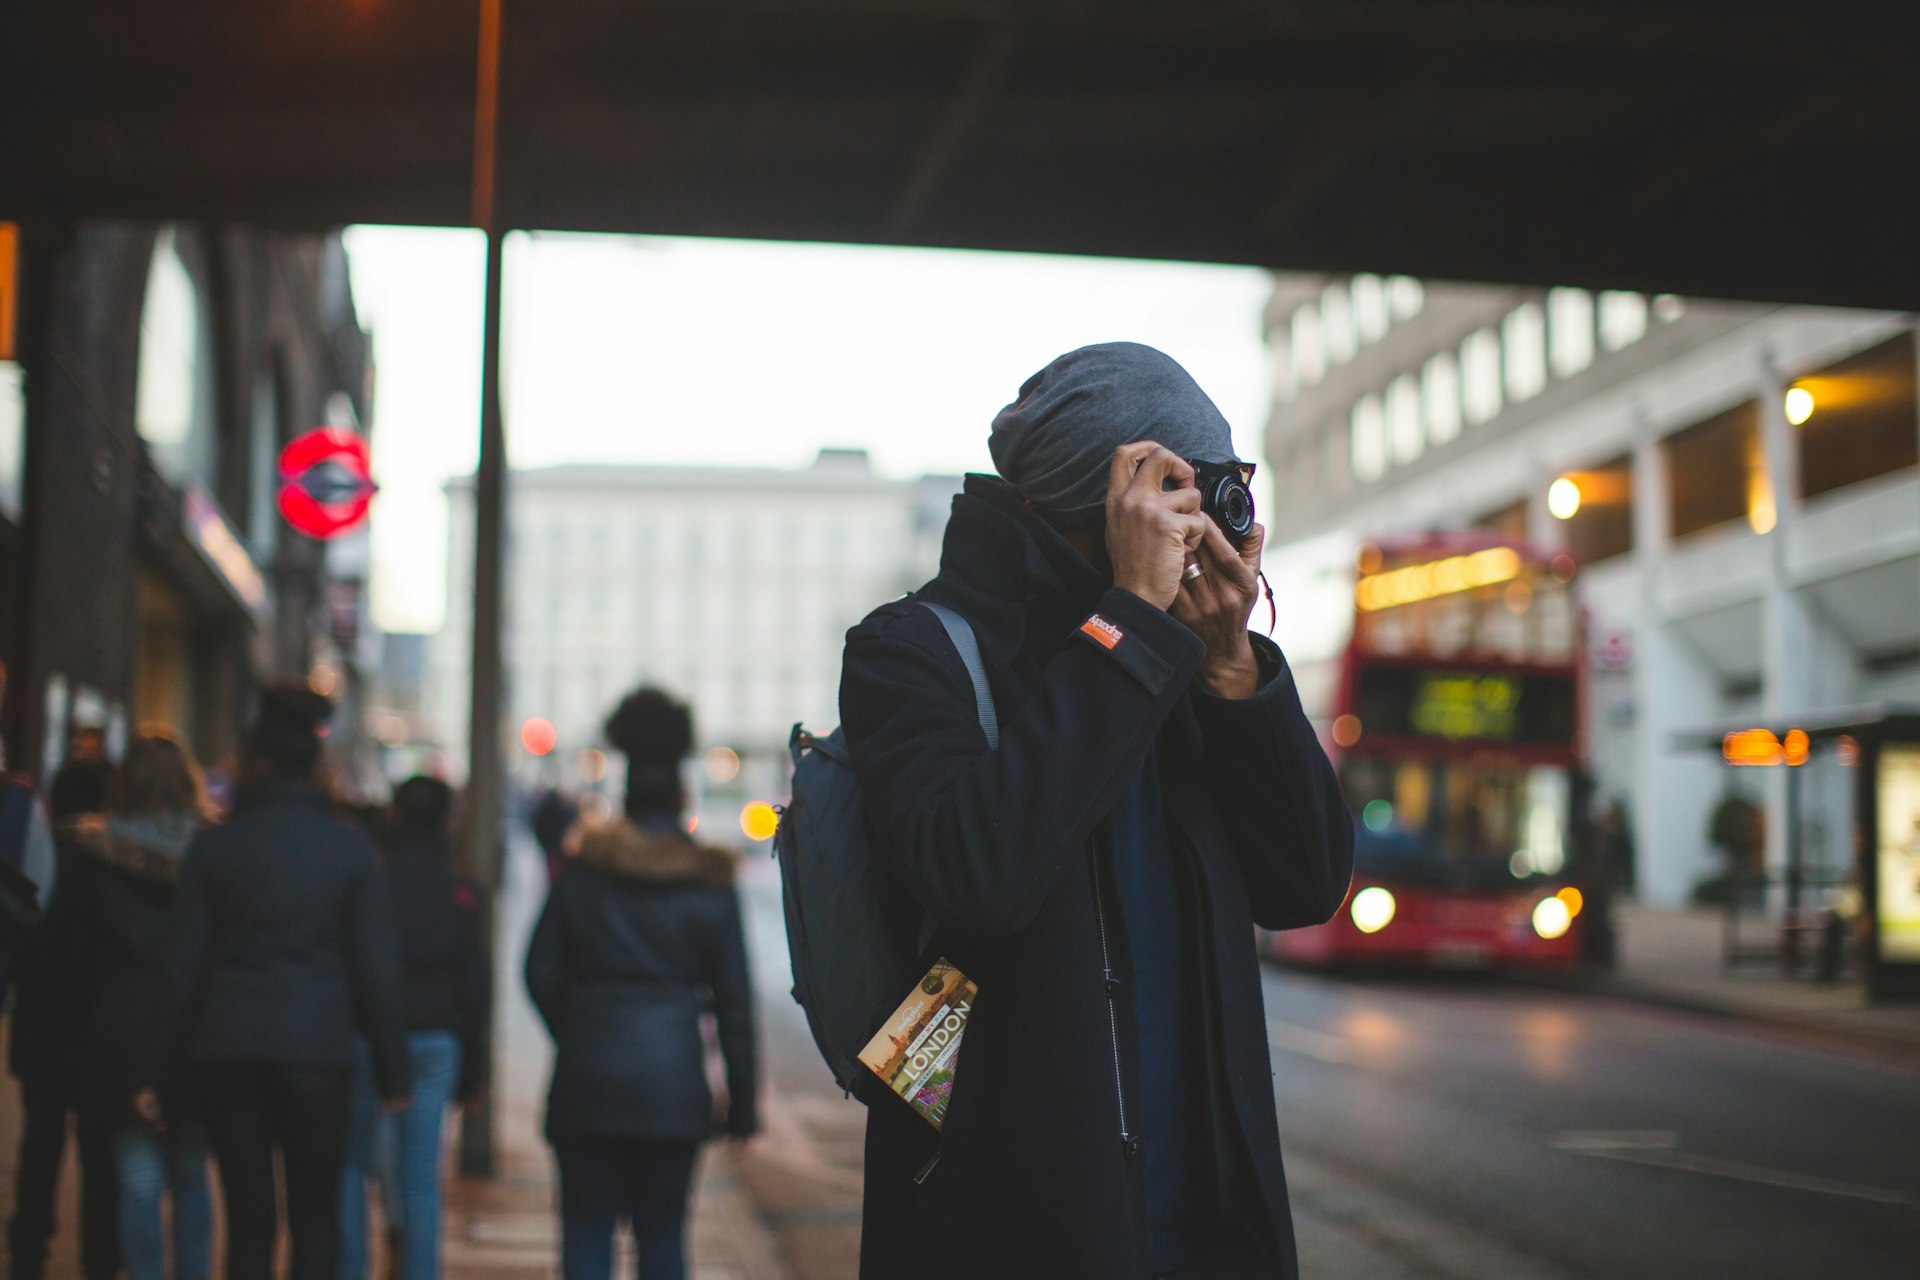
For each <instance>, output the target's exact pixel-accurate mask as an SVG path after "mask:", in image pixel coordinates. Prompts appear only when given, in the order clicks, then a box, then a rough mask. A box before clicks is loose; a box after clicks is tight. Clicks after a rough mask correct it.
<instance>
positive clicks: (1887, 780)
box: [1675, 703, 1920, 1001]
mask: <svg viewBox="0 0 1920 1280" xmlns="http://www.w3.org/2000/svg"><path fill="white" fill-rule="evenodd" d="M1675 746H1677V747H1679V748H1680V749H1682V750H1710V751H1714V752H1717V753H1719V754H1720V756H1721V758H1722V759H1724V760H1725V761H1726V762H1727V764H1728V765H1729V766H1730V767H1736V768H1738V767H1749V768H1766V769H1773V768H1779V769H1785V770H1786V779H1785V783H1786V832H1785V837H1786V838H1785V853H1786V860H1785V865H1784V866H1783V867H1782V868H1781V883H1780V906H1781V909H1782V920H1783V922H1784V924H1785V926H1786V935H1785V936H1784V937H1783V939H1782V945H1783V948H1784V949H1785V950H1786V952H1787V954H1788V957H1789V959H1791V958H1792V955H1793V953H1794V951H1795V950H1796V949H1797V948H1798V946H1799V945H1800V940H1801V933H1800V931H1797V930H1796V928H1795V926H1796V925H1797V923H1798V921H1799V920H1801V919H1802V918H1803V914H1804V913H1805V912H1806V911H1808V910H1809V908H1810V903H1811V899H1810V897H1809V890H1810V889H1811V888H1812V887H1813V886H1811V885H1810V884H1809V882H1808V876H1807V866H1806V861H1805V856H1804V844H1803V840H1802V832H1801V826H1800V821H1799V814H1800V804H1801V798H1802V797H1801V786H1802V784H1801V766H1803V765H1804V764H1806V763H1807V762H1808V761H1809V760H1811V759H1812V758H1813V757H1814V755H1815V754H1816V753H1819V752H1826V751H1831V752H1834V753H1836V754H1837V755H1838V756H1839V759H1840V763H1841V764H1842V765H1844V766H1846V769H1847V772H1848V774H1849V775H1850V780H1851V786H1850V790H1851V792H1852V795H1851V800H1852V830H1851V839H1850V842H1849V843H1850V847H1851V849H1852V851H1853V865H1852V867H1851V869H1850V870H1851V875H1852V877H1853V884H1854V887H1855V888H1857V890H1858V901H1859V904H1860V910H1859V915H1858V933H1857V935H1856V937H1857V941H1858V945H1859V954H1860V959H1861V963H1862V966H1863V968H1864V971H1865V978H1866V986H1867V995H1868V998H1869V999H1871V1000H1876V1001H1882V1000H1884V1001H1893V1000H1900V1001H1907V1000H1920V703H1886V704H1880V705H1874V706H1865V707H1848V708H1840V709H1836V710H1830V711H1825V712H1818V713H1813V714H1809V715H1805V716H1796V717H1787V718H1781V719H1778V720H1771V721H1768V722H1765V723H1761V724H1754V723H1752V722H1746V723H1742V724H1737V725H1722V726H1718V727H1711V728H1703V729H1699V730H1695V731H1692V732H1688V733H1684V734H1681V735H1678V736H1677V737H1676V739H1675Z"/></svg>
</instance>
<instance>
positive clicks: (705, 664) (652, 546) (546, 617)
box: [427, 450, 959, 798]
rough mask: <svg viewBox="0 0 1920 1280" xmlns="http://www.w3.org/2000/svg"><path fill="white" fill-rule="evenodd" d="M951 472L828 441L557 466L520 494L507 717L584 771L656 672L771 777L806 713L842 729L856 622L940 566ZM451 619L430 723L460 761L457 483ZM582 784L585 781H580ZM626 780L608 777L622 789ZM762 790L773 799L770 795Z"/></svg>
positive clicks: (457, 486) (437, 658) (460, 512)
mask: <svg viewBox="0 0 1920 1280" xmlns="http://www.w3.org/2000/svg"><path fill="white" fill-rule="evenodd" d="M958 488H959V481H958V479H957V478H946V477H924V478H921V479H918V480H901V479H894V478H890V477H887V476H883V475H881V474H879V473H877V472H875V471H874V470H873V468H872V466H871V465H870V463H869V460H868V458H867V455H866V454H865V453H863V452H859V451H851V450H826V451H823V452H822V453H821V454H820V456H819V457H818V459H817V460H816V461H815V462H814V463H813V464H812V465H811V466H809V467H806V468H801V469H797V470H776V469H757V468H756V469H749V468H731V467H650V466H560V467H551V468H545V469H539V470H531V471H521V472H516V473H515V474H514V475H513V477H512V480H511V484H510V486H509V499H508V501H509V512H510V519H509V523H508V530H509V533H508V562H507V563H508V571H507V596H506V637H505V644H506V680H507V690H506V704H505V705H506V717H505V728H506V731H507V732H508V734H509V735H510V736H511V739H512V743H511V749H512V750H513V751H514V752H516V755H515V758H516V759H517V760H519V761H520V776H521V777H522V778H523V780H524V779H525V778H526V777H527V776H528V765H529V761H528V760H527V758H526V757H525V755H524V754H523V753H521V748H520V747H519V745H518V744H519V740H520V732H521V729H522V726H523V725H524V724H525V723H526V722H527V721H528V720H529V719H532V718H535V717H539V718H543V719H546V720H548V721H550V722H551V723H552V724H553V726H554V728H555V730H556V731H557V745H556V748H555V750H554V751H553V753H552V757H551V758H552V760H553V761H554V762H555V763H556V764H558V765H559V766H560V767H562V768H568V769H570V768H571V767H572V765H573V762H574V761H575V759H576V757H577V753H578V752H580V751H581V750H583V749H585V748H589V747H594V746H596V745H600V744H601V743H602V739H601V734H600V726H601V723H602V722H603V721H604V719H605V718H606V714H607V712H608V711H609V710H610V709H611V708H612V707H613V705H614V704H615V703H616V702H617V701H618V700H619V698H620V697H621V696H622V695H623V694H625V693H626V692H628V691H629V690H631V689H633V688H634V687H636V686H637V685H639V684H641V683H642V682H652V683H655V684H658V685H661V686H663V687H664V688H666V689H668V690H670V691H671V692H673V693H674V694H675V695H677V696H679V697H682V698H685V699H687V700H688V701H690V702H691V703H692V705H693V707H694V711H695V720H696V724H697V726H698V732H699V736H700V744H701V746H702V747H703V748H708V747H713V746H726V747H729V748H731V749H732V750H734V751H736V752H737V753H738V754H739V755H740V756H741V757H742V758H743V760H745V761H746V762H747V769H746V771H745V772H744V773H743V775H742V781H743V784H751V785H755V786H759V787H761V788H762V789H763V790H764V789H765V788H767V787H771V786H775V785H777V780H778V778H779V777H780V776H782V775H781V774H780V772H779V770H778V767H777V765H776V763H775V762H776V761H778V760H779V759H781V758H783V753H784V751H785V747H786V741H787V736H788V732H789V730H790V729H791V728H792V726H793V724H794V723H795V722H796V721H803V722H805V723H807V724H808V725H809V726H812V727H817V728H820V729H823V730H824V729H829V728H831V727H833V725H834V724H835V723H836V722H837V721H838V718H839V716H838V710H837V704H838V700H839V681H840V652H841V645H842V641H843V638H844V636H845V633H846V631H847V629H848V628H849V627H851V626H852V625H853V624H854V623H855V622H857V621H859V620H860V618H861V617H863V616H864V615H865V614H866V613H867V612H868V611H869V610H870V609H872V608H873V607H874V606H875V605H877V604H880V603H882V602H884V601H886V600H889V599H892V598H894V597H896V596H899V595H900V594H901V593H902V592H905V591H908V590H911V589H912V588H914V587H917V586H918V585H920V583H921V582H923V581H925V580H926V579H927V578H929V577H931V576H932V575H933V572H934V570H935V568H936V567H937V562H938V558H939V547H940V537H941V534H942V532H943V531H944V529H945V525H946V518H947V511H948V507H949V505H950V503H951V499H952V496H953V494H954V493H955V492H957V490H958ZM448 505H449V518H450V523H451V529H450V533H451V537H450V541H449V553H450V554H449V559H448V564H449V571H448V578H449V589H448V597H447V598H448V602H449V609H448V620H447V624H446V626H445V627H444V629H443V630H442V631H441V632H440V634H439V635H438V636H437V637H436V638H435V640H434V643H433V648H432V658H431V673H430V677H429V698H428V702H429V705H428V708H427V718H428V720H429V722H430V724H431V726H432V729H433V731H435V732H436V733H437V735H438V737H439V740H440V741H441V742H443V743H445V744H447V746H448V747H449V748H450V751H449V755H450V756H451V757H452V758H453V759H454V760H456V761H464V759H465V751H466V748H465V743H466V728H467V710H468V697H469V690H468V680H469V671H470V667H469V661H470V657H469V654H470V649H469V635H470V629H471V616H470V613H471V602H472V598H473V597H472V574H473V491H472V484H471V482H470V481H458V482H455V483H454V484H453V485H451V486H449V504H448ZM572 781H573V782H574V783H575V784H576V785H577V784H578V782H579V779H578V778H577V777H575V778H572ZM618 781H619V775H618V773H617V762H616V773H615V774H614V776H613V777H612V778H611V779H609V783H608V785H609V787H610V789H612V792H613V793H614V794H616V795H617V787H618ZM768 798H777V797H774V796H769V797H768Z"/></svg>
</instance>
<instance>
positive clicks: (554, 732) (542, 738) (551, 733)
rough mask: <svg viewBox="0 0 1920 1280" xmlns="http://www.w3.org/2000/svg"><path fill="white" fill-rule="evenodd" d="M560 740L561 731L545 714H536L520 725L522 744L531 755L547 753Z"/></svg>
mask: <svg viewBox="0 0 1920 1280" xmlns="http://www.w3.org/2000/svg"><path fill="white" fill-rule="evenodd" d="M559 741H560V731H559V730H558V729H555V728H554V727H553V721H551V720H548V719H546V718H545V717H544V716H534V717H532V718H531V719H529V720H528V721H527V722H526V723H525V724H523V725H521V726H520V745H521V746H523V747H525V748H526V749H527V754H528V755H530V756H544V755H546V754H547V753H548V752H549V751H552V750H553V748H554V746H555V744H557V743H558V742H559Z"/></svg>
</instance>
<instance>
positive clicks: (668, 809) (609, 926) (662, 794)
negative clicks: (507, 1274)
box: [527, 689, 758, 1280]
mask: <svg viewBox="0 0 1920 1280" xmlns="http://www.w3.org/2000/svg"><path fill="white" fill-rule="evenodd" d="M607 738H608V740H609V741H610V742H611V743H612V745H613V746H614V747H615V748H616V749H617V750H620V751H623V752H625V753H626V755H627V761H628V771H627V795H626V810H625V814H624V816H623V817H621V818H619V819H617V820H615V821H612V822H608V823H602V824H598V825H589V826H587V827H585V828H583V829H582V831H581V832H579V833H578V835H577V836H576V840H577V851H576V852H575V854H574V856H573V858H572V859H571V860H570V861H569V863H568V865H567V868H566V870H565V871H564V872H563V873H562V874H561V875H560V876H559V878H558V879H557V880H555V882H554V884H553V888H552V890H551V892H550V893H549V895H548V898H547V903H546V906H545V908H544V909H543V910H542V911H541V913H540V921H539V923H538V924H537V925H536V926H535V928H534V933H533V940H532V942H531V943H530V944H529V945H528V950H527V989H528V991H529V993H531V995H532V996H533V1002H534V1004H535V1005H536V1006H537V1007H538V1009H539V1011H540V1016H541V1017H542V1019H544V1020H545V1022H546V1025H547V1029H548V1031H549V1032H550V1033H551V1034H552V1036H553V1039H554V1045H555V1048H556V1056H555V1060H554V1068H553V1082H552V1085H551V1088H550V1090H549V1092H548V1096H547V1120H546V1128H547V1140H548V1141H549V1142H551V1143H552V1144H553V1149H554V1155H555V1158H556V1160H557V1162H558V1164H559V1169H560V1220H561V1274H562V1276H563V1277H564V1280H608V1277H610V1276H611V1275H612V1273H613V1238H614V1232H615V1229H616V1227H617V1226H618V1224H619V1222H620V1220H622V1219H625V1220H626V1221H627V1222H628V1223H629V1225H630V1227H631V1229H632V1231H633V1236H634V1245H635V1268H636V1273H637V1275H638V1276H639V1277H641V1278H642V1280H682V1278H683V1277H684V1276H685V1275H686V1273H687V1264H686V1214H687V1196H688V1191H689V1189H690V1187H691V1184H692V1178H693V1166H694V1159H695V1156H696V1154H697V1153H698V1149H699V1145H700V1143H701V1142H703V1141H705V1140H706V1139H707V1138H709V1137H712V1136H713V1135H714V1134H715V1132H716V1130H723V1131H724V1132H725V1133H727V1134H728V1135H729V1136H731V1137H734V1138H745V1137H748V1136H750V1135H751V1134H752V1133H753V1132H754V1131H755V1129H756V1127H757V1124H758V1121H757V1112H756V1097H755V1089H756V1079H757V1076H756V1066H755V1045H754V1032H753V1004H752V995H751V988H750V984H749V978H748V969H747V953H746V942H745V938H744V936H743V933H742V929H741V919H740V903H739V899H738V897H737V895H736V893H735V890H734V886H733V873H734V859H733V856H732V855H731V854H729V853H727V852H726V851H724V850H721V849H717V848H713V847H710V846H707V845H703V844H698V843H696V842H695V841H694V840H693V839H692V838H691V837H690V836H689V835H688V834H687V831H686V827H685V824H684V819H683V817H682V815H683V812H684V810H685V807H686V795H685V793H684V791H683V790H682V786H681V782H680V768H681V762H682V761H683V760H684V759H685V758H686V756H687V755H688V753H689V752H690V751H691V750H692V748H693V722H692V717H691V714H690V713H689V711H688V710H687V708H686V707H684V706H682V705H681V704H679V703H677V702H675V701H673V700H672V699H671V698H669V697H668V696H667V695H666V694H664V693H662V692H660V691H659V690H655V689H642V690H639V691H638V692H636V693H634V694H632V695H631V696H629V697H628V698H627V699H625V700H624V701H623V702H622V703H621V704H620V706H619V708H618V709H617V710H616V711H615V712H614V713H613V715H612V716H611V717H610V718H609V720H608V721H607ZM708 1011H711V1013H712V1014H713V1016H714V1019H715V1022H716V1024H717V1028H718V1032H719V1040H720V1050H721V1054H722V1056H723V1057H724V1059H725V1063H726V1091H727V1097H726V1106H725V1111H724V1115H723V1116H717V1115H716V1114H715V1099H714V1097H713V1095H712V1093H711V1091H710V1089H709V1087H708V1084H707V1074H706V1058H705V1046H704V1043H703V1040H702V1036H701V1029H700V1023H701V1017H702V1015H703V1013H706V1012H708Z"/></svg>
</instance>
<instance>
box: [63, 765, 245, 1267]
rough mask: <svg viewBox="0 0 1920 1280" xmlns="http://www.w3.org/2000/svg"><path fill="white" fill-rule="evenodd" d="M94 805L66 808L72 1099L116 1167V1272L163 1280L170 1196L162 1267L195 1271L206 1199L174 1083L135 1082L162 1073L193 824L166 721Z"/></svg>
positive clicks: (189, 776)
mask: <svg viewBox="0 0 1920 1280" xmlns="http://www.w3.org/2000/svg"><path fill="white" fill-rule="evenodd" d="M109 800H110V803H109V807H108V809H107V811H106V812H105V813H104V814H98V815H86V816H80V817H75V818H70V819H68V820H66V821H65V822H63V824H62V828H61V831H62V835H63V836H64V837H66V838H68V839H70V840H71V842H72V847H73V849H74V853H75V856H74V857H73V859H72V860H71V862H70V864H69V865H70V868H71V870H70V872H69V875H70V877H71V884H70V885H69V886H68V887H69V889H70V890H71V891H72V893H73V894H74V899H73V905H74V910H75V916H76V918H77V919H79V920H81V921H83V922H84V928H85V930H86V933H85V935H84V937H83V946H84V949H85V950H86V952H87V953H88V954H90V955H91V956H92V957H93V965H94V972H95V986H94V995H93V1002H92V1005H91V1008H90V1010H89V1017H88V1030H87V1059H86V1060H87V1068H86V1076H87V1080H86V1095H85V1097H86V1102H85V1105H86V1107H88V1108H89V1109H90V1111H91V1114H92V1116H93V1117H94V1121H93V1122H94V1123H95V1124H97V1125H100V1126H101V1127H103V1128H104V1129H105V1130H106V1131H107V1132H108V1133H109V1134H110V1135H111V1138H110V1141H111V1145H112V1150H113V1157H114V1163H115V1166H116V1168H117V1170H118V1174H119V1191H120V1196H119V1223H120V1249H121V1253H122V1258H123V1262H124V1265H125V1267H126V1271H127V1276H128V1278H129V1280H165V1277H166V1274H167V1236H166V1231H165V1228H164V1227H163V1225H162V1215H163V1210H164V1208H165V1206H166V1205H167V1204H168V1202H169V1201H171V1204H172V1220H173V1272H174V1275H175V1276H176V1277H177V1280H206V1277H207V1276H208V1275H209V1274H211V1271H212V1265H213V1196H212V1192H211V1190H210V1189H209V1187H208V1182H207V1134H206V1129H205V1128H204V1127H203V1126H202V1125H201V1124H200V1122H199V1120H198V1119H197V1118H196V1117H195V1115H194V1113H193V1110H192V1108H191V1107H189V1106H186V1105H185V1104H184V1103H183V1101H182V1099H181V1097H180V1091H179V1090H177V1089H169V1090H167V1091H166V1093H167V1096H168V1108H167V1114H166V1115H165V1116H163V1115H162V1113H161V1106H160V1101H161V1095H160V1093H159V1092H156V1091H154V1090H150V1089H144V1088H143V1087H142V1085H143V1082H145V1081H148V1080H165V1079H166V1078H167V1074H168V1073H167V1071H166V1067H165V1064H164V1063H162V1062H161V1061H160V1058H161V1056H162V1055H163V1054H164V1052H165V1040H164V1036H165V1030H164V1026H163V1024H162V1021H161V1019H162V1015H163V1011H164V1009H165V1007H166V998H167V992H166V987H165V982H166V978H165V961H166V956H167V951H168V948H169V947H170V946H171V945H172V940H173V924H174V909H173V899H174V891H175V887H176V886H177V885H178V883H179V880H180V872H181V865H182V863H181V859H182V857H183V856H184V854H185V852H186V848H187V845H188V843H189V842H191V841H192V839H193V837H194V836H195V835H196V834H197V833H198V832H199V830H200V829H201V828H202V827H203V826H205V825H206V818H205V813H206V809H205V802H204V800H203V799H202V795H201V786H200V775H199V770H198V769H197V768H196V767H195V766H194V763H193V758H192V756H191V755H190V754H189V753H188V752H187V750H186V748H185V747H183V746H182V745H181V744H180V742H179V741H177V740H176V739H175V738H173V737H172V736H171V735H170V734H168V733H167V732H164V731H162V730H159V729H149V730H147V731H146V732H143V733H142V734H141V735H140V736H139V737H137V738H135V739H134V740H133V742H132V743H131V744H129V745H128V747H127V752H126V756H125V758H124V759H123V760H122V761H121V764H120V768H119V770H118V772H117V773H116V774H115V775H114V776H113V778H112V780H111V784H110V791H109Z"/></svg>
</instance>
